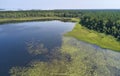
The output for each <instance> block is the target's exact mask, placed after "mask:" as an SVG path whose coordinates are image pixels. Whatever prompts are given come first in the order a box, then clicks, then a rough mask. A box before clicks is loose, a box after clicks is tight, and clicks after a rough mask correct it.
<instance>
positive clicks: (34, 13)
mask: <svg viewBox="0 0 120 76" xmlns="http://www.w3.org/2000/svg"><path fill="white" fill-rule="evenodd" d="M80 16H81V12H80V11H78V10H76V11H73V10H49V11H48V10H44V11H43V10H30V11H1V12H0V18H25V17H80Z"/></svg>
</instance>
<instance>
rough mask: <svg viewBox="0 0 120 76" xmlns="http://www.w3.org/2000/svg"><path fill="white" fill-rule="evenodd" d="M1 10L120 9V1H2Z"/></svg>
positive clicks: (0, 1)
mask: <svg viewBox="0 0 120 76" xmlns="http://www.w3.org/2000/svg"><path fill="white" fill-rule="evenodd" d="M0 9H10V10H14V9H24V10H26V9H27V10H29V9H43V10H51V9H120V0H0Z"/></svg>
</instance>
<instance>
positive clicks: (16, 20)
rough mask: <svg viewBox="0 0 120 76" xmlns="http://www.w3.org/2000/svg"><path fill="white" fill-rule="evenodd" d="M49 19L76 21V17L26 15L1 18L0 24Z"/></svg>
mask: <svg viewBox="0 0 120 76" xmlns="http://www.w3.org/2000/svg"><path fill="white" fill-rule="evenodd" d="M49 20H60V21H65V22H66V21H70V22H76V21H78V19H76V18H68V17H25V18H3V19H0V24H4V23H16V22H27V21H49Z"/></svg>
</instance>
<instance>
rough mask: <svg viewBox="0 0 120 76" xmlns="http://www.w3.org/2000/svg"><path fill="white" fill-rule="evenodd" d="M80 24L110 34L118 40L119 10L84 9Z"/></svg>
mask: <svg viewBox="0 0 120 76" xmlns="http://www.w3.org/2000/svg"><path fill="white" fill-rule="evenodd" d="M80 19H81V21H80V24H81V25H83V26H85V27H87V28H88V29H91V30H95V31H97V32H100V33H105V34H107V35H112V36H114V37H115V38H117V40H120V11H119V10H108V11H105V10H103V11H85V12H84V16H83V17H81V18H80Z"/></svg>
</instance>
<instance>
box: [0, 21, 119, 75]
mask: <svg viewBox="0 0 120 76" xmlns="http://www.w3.org/2000/svg"><path fill="white" fill-rule="evenodd" d="M74 25H75V23H72V22H61V21H42V22H23V23H10V24H2V25H0V75H1V76H10V75H9V70H10V69H11V68H12V67H16V66H19V67H25V66H26V65H27V64H28V63H29V62H31V61H32V60H33V59H37V60H38V59H40V60H42V59H43V60H44V59H45V57H44V56H43V57H42V56H40V57H37V58H36V57H34V56H33V55H31V54H30V53H29V52H28V48H27V47H28V45H27V44H28V43H31V42H34V43H42V44H44V47H45V48H47V49H48V50H51V49H53V48H56V47H60V48H61V49H63V50H62V52H64V53H67V55H68V54H69V56H70V58H72V59H69V61H71V63H72V65H70V67H71V68H72V69H73V70H76V71H75V72H74V73H75V74H74V73H72V74H71V75H76V74H78V75H79V72H80V71H83V72H85V73H88V75H97V76H120V53H119V52H114V51H112V50H108V49H102V48H100V47H98V46H96V45H92V44H88V43H85V42H83V41H78V40H76V39H74V38H72V37H65V36H64V34H65V33H67V32H69V31H71V30H72V29H73V28H74ZM68 65H69V64H68ZM81 65H83V66H81ZM79 66H81V67H79ZM84 67H87V68H89V69H87V70H86V69H83V68H84ZM80 68H82V69H80ZM67 69H69V68H67ZM73 70H71V69H70V70H69V71H70V72H71V71H73ZM83 72H82V73H83ZM83 75H84V74H83Z"/></svg>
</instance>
